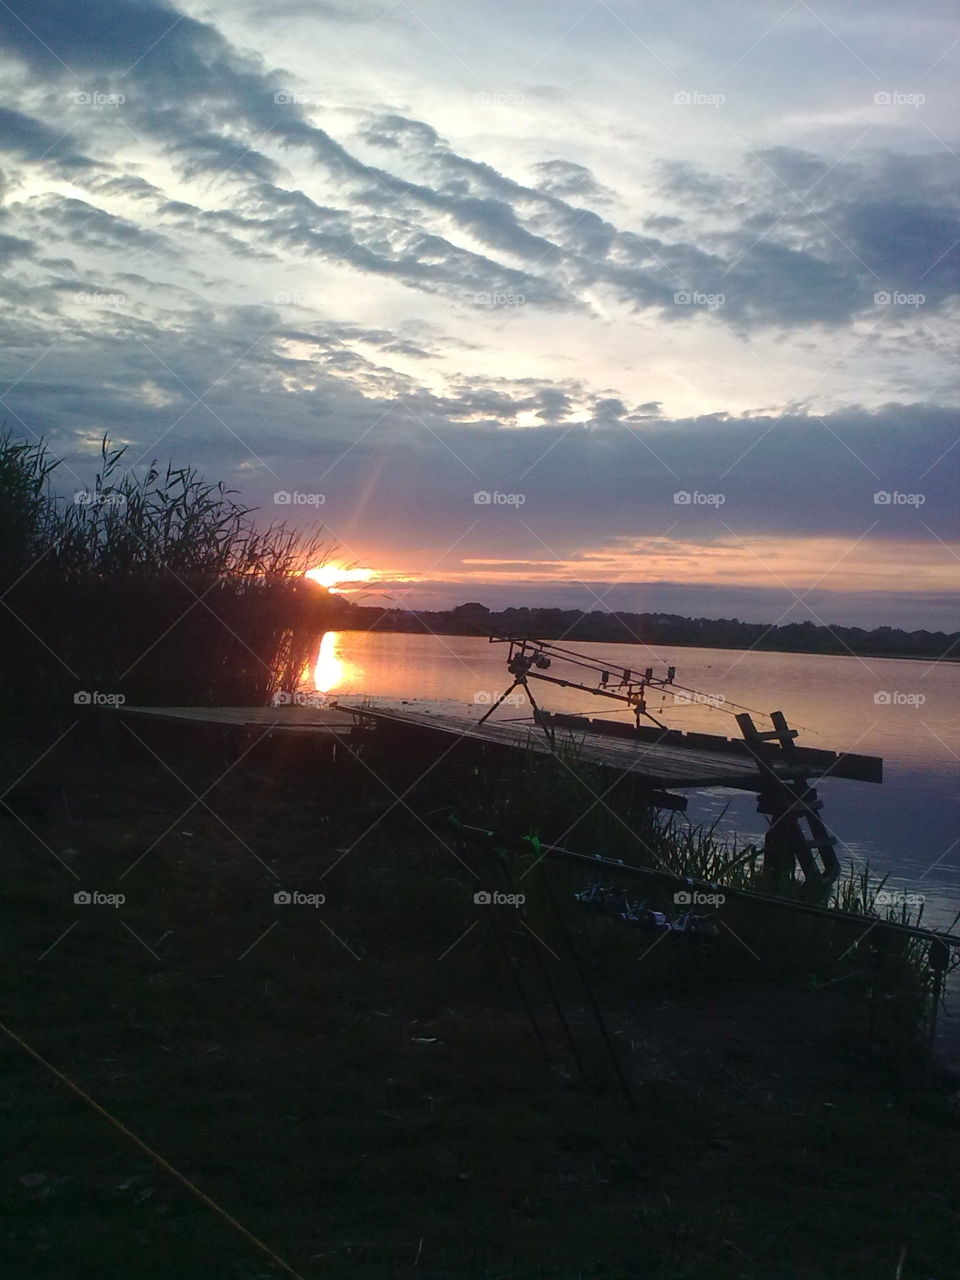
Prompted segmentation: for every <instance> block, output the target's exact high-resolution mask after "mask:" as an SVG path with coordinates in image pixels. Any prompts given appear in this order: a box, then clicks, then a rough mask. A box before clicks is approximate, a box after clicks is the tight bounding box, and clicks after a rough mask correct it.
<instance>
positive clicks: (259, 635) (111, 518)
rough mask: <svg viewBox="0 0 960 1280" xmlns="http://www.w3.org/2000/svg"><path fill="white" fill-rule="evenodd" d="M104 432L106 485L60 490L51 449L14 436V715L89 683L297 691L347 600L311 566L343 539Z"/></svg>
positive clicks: (5, 551) (10, 688) (198, 699)
mask: <svg viewBox="0 0 960 1280" xmlns="http://www.w3.org/2000/svg"><path fill="white" fill-rule="evenodd" d="M124 453H125V450H124V449H123V448H119V449H114V448H111V446H110V444H109V441H108V440H107V439H106V438H105V439H104V440H103V442H102V445H101V460H100V466H99V470H98V472H97V475H96V477H95V480H94V483H93V484H92V486H91V487H90V488H89V489H82V490H78V491H75V492H74V493H73V494H71V495H69V496H67V497H62V496H57V495H55V494H54V493H53V485H52V481H53V478H54V473H55V471H56V468H57V466H58V463H57V460H56V459H54V458H52V457H51V455H50V453H49V451H48V449H47V448H46V446H45V445H44V444H43V443H42V442H41V443H39V444H30V443H27V442H24V441H20V440H16V439H14V438H13V437H12V436H10V435H9V434H4V435H2V436H0V598H2V601H3V606H4V607H3V609H2V611H0V613H2V616H0V644H2V651H3V657H2V662H3V667H4V673H5V677H6V678H5V681H4V684H5V689H4V707H3V708H2V709H3V710H4V711H6V712H7V713H8V714H15V713H16V712H17V711H23V710H33V711H36V710H37V709H38V708H39V709H40V710H42V711H43V712H52V711H55V710H56V709H57V708H62V709H64V711H66V710H69V709H70V708H71V706H72V704H73V701H74V696H75V695H76V694H83V693H89V694H91V696H92V695H94V694H101V695H106V696H107V697H117V696H122V697H123V698H125V699H126V700H127V701H128V702H138V703H145V704H151V705H171V704H184V705H218V704H219V705H229V704H246V705H257V704H262V703H266V702H268V701H269V700H270V697H271V696H272V694H273V693H274V692H275V691H276V690H277V689H281V688H294V687H296V686H297V684H298V681H299V679H300V675H301V672H302V671H303V668H304V666H305V664H306V662H307V660H308V658H309V656H310V651H311V648H312V646H313V644H314V643H315V640H316V635H317V633H318V632H319V631H322V630H323V629H324V627H325V626H326V625H327V622H328V620H329V617H330V615H331V614H332V612H333V609H334V607H335V606H334V605H333V603H332V602H331V600H330V598H329V596H328V595H327V594H326V592H324V591H323V590H322V589H321V588H319V587H317V586H316V584H314V583H312V582H310V581H307V580H305V579H304V578H303V572H304V570H305V569H306V568H309V567H313V566H316V565H320V564H323V563H325V562H326V561H327V560H328V559H329V557H330V555H331V554H332V553H333V551H334V547H335V544H334V542H333V541H332V540H330V539H329V538H327V537H326V536H325V535H324V533H323V530H322V529H319V528H317V529H314V530H312V531H309V532H307V533H302V532H300V531H298V530H294V529H290V528H288V527H287V526H286V525H285V524H283V523H280V522H273V523H270V524H267V525H266V526H265V527H261V526H259V525H258V524H257V522H256V521H255V519H254V511H253V509H252V508H249V507H245V506H243V505H241V504H240V503H238V502H237V501H236V500H235V498H234V495H233V492H232V491H231V490H228V489H227V488H225V486H224V485H223V484H222V483H220V484H218V483H211V482H208V481H206V480H204V479H203V478H202V477H201V476H200V475H199V474H198V472H197V471H196V470H195V469H193V468H192V467H175V466H174V465H173V464H172V463H170V464H168V465H167V466H166V467H165V468H160V467H159V466H158V465H157V464H156V463H152V464H151V465H150V466H149V467H146V468H142V469H140V470H137V469H132V468H127V467H125V465H124Z"/></svg>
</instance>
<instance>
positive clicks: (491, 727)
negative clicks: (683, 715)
mask: <svg viewBox="0 0 960 1280" xmlns="http://www.w3.org/2000/svg"><path fill="white" fill-rule="evenodd" d="M337 705H338V707H339V706H341V705H342V704H339V703H338V704H337ZM343 709H344V710H346V709H347V708H346V707H344V708H343ZM353 714H354V715H355V716H356V717H357V720H358V722H359V723H361V724H363V723H365V722H366V723H367V724H368V725H369V726H370V727H374V726H380V727H383V728H386V729H389V730H390V731H391V734H392V735H395V734H396V733H397V732H402V731H404V730H410V729H413V730H419V731H420V732H422V733H433V734H441V735H444V736H445V737H450V736H454V737H458V738H464V739H467V740H470V741H476V742H483V743H490V744H493V745H497V746H501V747H506V748H513V749H528V750H532V751H534V752H536V753H537V754H539V755H551V754H554V753H555V752H557V751H563V752H565V753H566V752H570V753H571V754H576V756H577V757H578V758H579V759H581V760H584V761H587V762H589V763H591V764H599V765H603V766H606V767H608V768H611V769H615V770H617V771H618V772H620V773H630V774H631V775H632V776H634V777H635V778H637V779H638V780H640V781H642V782H643V783H645V784H647V785H649V786H651V787H654V788H680V789H682V790H687V789H690V788H701V787H728V788H733V789H735V790H738V791H756V792H759V791H760V790H762V789H763V786H764V780H763V778H762V777H761V774H760V771H759V770H758V768H757V764H756V761H755V760H754V759H753V757H752V756H751V755H750V753H749V751H748V750H747V748H746V745H745V744H744V743H743V742H741V741H738V740H730V739H727V738H719V737H713V735H708V734H689V733H688V734H684V733H679V732H677V731H675V730H662V729H648V728H640V729H634V728H633V727H632V726H631V725H623V724H618V723H616V722H615V721H613V722H611V721H598V720H586V719H584V718H582V717H576V716H563V715H553V716H551V715H547V716H545V717H544V719H545V721H546V722H547V724H548V725H549V727H550V728H551V729H552V731H553V744H551V742H550V741H549V740H548V738H547V735H546V734H545V733H544V731H543V729H542V728H541V727H540V726H539V725H536V724H534V723H533V721H532V720H531V721H528V722H524V723H519V724H518V723H517V722H515V721H514V722H507V721H502V720H501V721H497V720H487V721H486V723H484V724H482V725H481V724H478V723H477V721H476V720H472V719H470V718H469V717H468V716H451V715H447V714H440V713H435V712H432V711H428V710H421V709H413V708H410V707H404V708H403V709H402V710H393V709H386V708H382V707H357V708H354V709H353ZM797 754H798V757H799V758H798V759H797V760H795V761H791V762H789V763H788V762H787V761H786V760H784V761H783V762H782V763H780V764H777V765H775V768H776V769H777V770H778V772H781V773H782V776H783V777H790V776H791V775H792V773H793V772H794V770H795V768H796V764H797V763H799V762H800V761H801V760H802V762H803V765H804V768H805V770H806V771H807V773H808V775H809V776H810V777H813V778H819V777H823V776H824V775H825V774H828V773H829V774H830V775H831V776H833V777H844V778H856V779H858V780H860V781H869V782H879V781H880V780H881V776H882V762H881V761H880V760H878V759H877V758H876V757H873V756H852V755H842V754H838V753H836V752H833V751H808V752H804V751H803V749H802V748H798V749H797Z"/></svg>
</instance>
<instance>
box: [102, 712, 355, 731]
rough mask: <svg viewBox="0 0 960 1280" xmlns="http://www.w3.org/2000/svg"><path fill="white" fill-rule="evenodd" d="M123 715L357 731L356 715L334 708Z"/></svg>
mask: <svg viewBox="0 0 960 1280" xmlns="http://www.w3.org/2000/svg"><path fill="white" fill-rule="evenodd" d="M118 710H119V711H120V712H121V713H122V714H123V715H133V716H148V717H150V718H153V719H160V720H182V721H186V722H190V723H192V724H206V725H232V726H234V727H235V728H239V729H262V730H265V731H266V732H267V733H294V734H325V735H327V736H330V735H333V736H334V737H346V736H348V735H349V734H351V733H352V732H353V731H354V729H355V728H356V723H357V722H356V718H355V716H354V715H353V714H352V713H351V712H349V711H346V710H339V709H336V708H332V707H304V706H280V707H127V706H123V707H119V708H118Z"/></svg>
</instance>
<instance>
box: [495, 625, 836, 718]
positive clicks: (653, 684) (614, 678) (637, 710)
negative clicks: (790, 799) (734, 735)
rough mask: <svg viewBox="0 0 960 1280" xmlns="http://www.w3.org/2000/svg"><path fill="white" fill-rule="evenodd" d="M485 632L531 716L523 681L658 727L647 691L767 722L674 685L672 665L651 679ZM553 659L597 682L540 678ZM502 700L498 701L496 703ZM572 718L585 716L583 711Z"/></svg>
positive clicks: (647, 672)
mask: <svg viewBox="0 0 960 1280" xmlns="http://www.w3.org/2000/svg"><path fill="white" fill-rule="evenodd" d="M487 630H488V631H489V636H488V639H489V642H490V643H491V644H508V645H509V646H510V651H509V653H508V655H507V670H508V671H509V672H510V673H511V675H513V676H514V683H513V684H512V685H511V686H510V688H509V689H508V690H507V693H506V695H504V697H506V696H508V695H509V694H510V693H512V692H513V690H514V689H515V688H517V687H518V685H519V686H521V687H523V688H524V690H525V692H526V693H527V696H528V697H529V698H530V701H531V703H532V704H533V707H534V712H535V718H536V712H537V710H538V709H537V706H536V703H535V702H534V700H533V698H532V697H530V692H529V688H528V687H527V685H526V680H527V679H529V678H532V679H535V680H542V681H545V682H546V683H548V684H556V685H559V686H561V687H562V688H566V689H576V690H580V691H581V692H583V693H589V694H592V695H594V696H600V697H607V698H614V699H616V700H617V701H621V702H626V703H627V704H628V707H629V708H630V709H631V710H632V711H633V712H634V714H635V716H636V719H637V723H638V724H639V722H640V717H641V716H645V717H646V718H647V719H648V720H651V721H653V723H654V724H655V725H657V727H658V728H661V729H665V728H666V727H667V726H666V725H664V724H661V722H660V721H659V720H657V719H656V717H655V716H653V715H651V714H650V712H649V711H648V709H647V705H646V698H645V694H646V691H647V689H654V690H658V691H660V692H661V693H663V694H664V695H666V693H667V692H669V691H673V692H674V696H675V698H676V694H677V693H685V694H689V695H690V696H691V701H692V702H695V703H696V705H700V706H706V707H708V708H709V709H710V710H711V711H720V712H722V713H724V714H726V715H732V716H736V714H737V713H738V712H740V711H747V712H749V713H750V714H751V715H754V716H762V717H763V718H764V719H767V720H769V719H770V714H769V712H766V711H760V710H758V709H757V708H756V707H748V706H746V705H745V704H743V703H740V702H733V701H731V700H730V699H729V698H724V699H723V703H722V705H721V704H720V703H718V702H717V701H716V700H715V699H714V698H713V697H711V696H710V695H708V694H705V693H703V692H701V691H700V690H698V689H693V688H691V687H690V686H689V685H684V684H679V683H678V682H677V679H676V672H677V669H676V667H675V666H670V665H668V666H667V667H666V676H663V677H657V676H655V675H654V671H653V667H651V666H647V667H644V668H643V669H642V670H641V669H639V668H633V667H628V666H621V665H619V664H617V663H611V662H607V661H604V660H603V659H600V658H595V657H593V656H592V655H591V654H588V653H582V652H581V651H579V650H577V649H568V648H566V647H565V646H563V645H559V644H555V643H554V642H553V641H551V640H534V639H531V638H530V637H527V636H519V635H516V634H513V633H510V632H504V631H499V630H497V629H496V628H495V627H489V628H487ZM555 661H556V662H563V663H565V664H567V665H569V666H573V667H578V668H580V669H581V670H582V671H584V672H592V673H594V674H595V675H597V676H598V677H599V683H598V684H597V685H591V684H586V683H585V682H584V681H583V680H563V679H560V678H559V677H557V676H548V675H545V674H544V672H545V671H546V670H547V669H549V668H550V667H551V666H552V664H553V662H555ZM518 677H519V678H518ZM503 700H504V699H500V701H503ZM499 705H500V702H499V701H498V702H497V703H496V704H494V706H493V707H491V708H490V710H489V711H487V712H486V714H485V715H484V716H483V717H482V719H481V721H480V723H481V724H482V723H483V721H484V720H486V719H487V718H488V717H489V716H490V715H491V714H492V713H493V711H495V710H496V707H497V706H499ZM575 714H583V715H586V714H587V713H586V712H582V713H575ZM797 727H798V728H801V729H803V730H804V732H806V733H816V732H817V731H816V730H814V729H809V728H808V727H807V726H805V725H799V726H797Z"/></svg>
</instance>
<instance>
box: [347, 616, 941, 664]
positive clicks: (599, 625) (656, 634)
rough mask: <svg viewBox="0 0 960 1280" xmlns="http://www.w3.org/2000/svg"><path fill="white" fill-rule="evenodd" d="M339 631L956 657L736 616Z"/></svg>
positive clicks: (411, 619)
mask: <svg viewBox="0 0 960 1280" xmlns="http://www.w3.org/2000/svg"><path fill="white" fill-rule="evenodd" d="M344 617H345V619H349V621H346V622H345V625H347V626H350V627H352V628H355V629H356V630H361V631H366V630H372V631H403V632H436V633H437V634H440V635H485V634H487V632H488V631H489V629H490V628H494V629H496V630H498V631H507V632H511V633H514V634H517V635H523V636H531V637H537V638H540V639H543V640H557V639H559V638H560V637H563V638H564V639H566V640H569V641H575V640H580V641H582V640H593V641H599V642H603V643H607V644H646V645H651V646H658V645H659V646H668V645H687V646H697V647H702V648H706V649H759V650H769V651H773V652H777V653H835V654H850V653H855V654H862V655H863V656H872V657H881V658H882V657H889V658H943V657H949V658H951V659H958V658H960V632H956V631H955V632H951V633H947V632H943V631H923V630H921V631H903V630H901V629H900V628H899V627H874V628H873V629H872V630H869V631H868V630H865V629H864V628H863V627H841V626H833V625H831V626H818V625H817V624H816V623H814V622H789V623H786V624H785V625H783V626H771V625H769V624H767V623H763V622H741V621H740V620H739V618H684V617H681V616H680V615H679V614H674V613H607V612H601V611H600V610H594V611H593V612H592V613H582V612H580V611H579V610H576V609H504V610H502V611H501V612H499V613H497V612H493V611H491V610H489V609H487V608H486V607H485V606H484V605H481V604H476V603H470V604H463V605H458V606H457V607H456V608H455V609H450V610H445V611H442V612H435V611H420V612H413V611H411V610H408V609H378V608H369V607H365V606H359V605H352V606H350V609H349V612H348V613H346V614H345V615H344Z"/></svg>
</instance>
